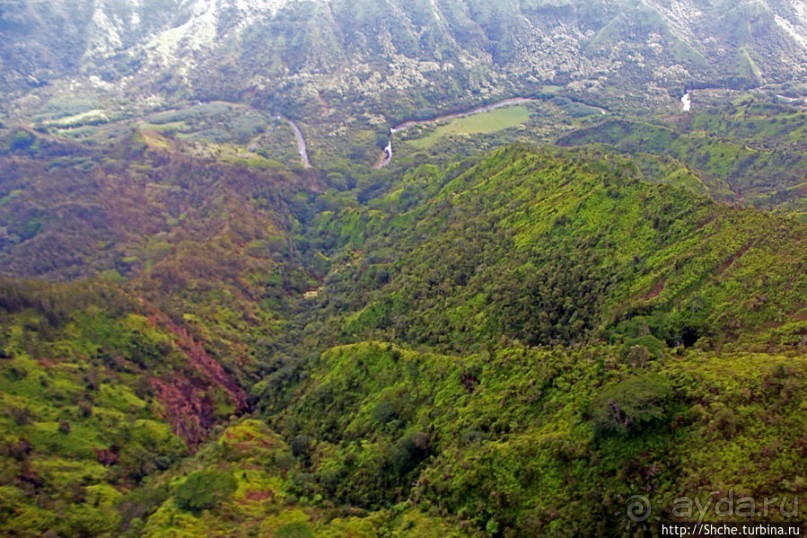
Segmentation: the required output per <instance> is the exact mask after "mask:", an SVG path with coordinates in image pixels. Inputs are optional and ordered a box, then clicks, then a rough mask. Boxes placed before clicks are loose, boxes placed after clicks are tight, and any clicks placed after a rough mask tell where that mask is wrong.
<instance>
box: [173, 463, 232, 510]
mask: <svg viewBox="0 0 807 538" xmlns="http://www.w3.org/2000/svg"><path fill="white" fill-rule="evenodd" d="M236 489H238V482H237V481H236V480H235V478H233V476H232V475H231V474H229V473H223V472H219V471H198V472H195V473H193V474H191V475H190V476H188V478H187V479H186V480H185V481H184V482H183V483H182V484H181V485H180V486H179V487H178V488H177V492H176V495H175V496H174V502H175V503H176V505H177V506H178V507H179V508H181V509H182V510H187V511H188V512H194V513H199V512H201V511H202V510H209V509H211V508H215V507H216V506H217V505H218V504H219V503H220V502H222V501H224V500H226V499H229V498H230V496H231V495H232V494H233V493H235V490H236Z"/></svg>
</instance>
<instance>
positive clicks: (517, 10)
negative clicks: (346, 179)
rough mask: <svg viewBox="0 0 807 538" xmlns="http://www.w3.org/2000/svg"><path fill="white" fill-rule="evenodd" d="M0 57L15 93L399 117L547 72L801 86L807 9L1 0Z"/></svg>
mask: <svg viewBox="0 0 807 538" xmlns="http://www.w3.org/2000/svg"><path fill="white" fill-rule="evenodd" d="M0 59H1V60H2V69H1V70H0V90H2V91H3V92H5V93H7V94H8V93H13V94H19V93H24V92H26V91H29V90H31V89H32V88H36V87H38V86H42V85H59V84H60V83H63V82H69V83H70V84H76V83H85V84H87V83H89V84H92V85H94V86H95V87H96V88H100V89H101V90H103V91H104V92H106V93H112V94H117V92H120V91H121V90H122V91H123V92H124V94H125V95H142V94H143V90H144V89H147V90H148V91H150V92H153V93H154V94H156V95H157V96H158V97H163V98H166V99H168V100H169V101H171V100H177V99H199V100H210V99H225V100H230V101H247V102H251V103H252V104H259V105H264V106H268V107H269V108H279V107H281V106H283V107H285V108H286V109H288V108H289V107H290V106H291V105H292V104H293V105H296V106H298V107H305V106H308V105H311V106H315V105H316V104H317V103H320V102H321V101H323V100H324V101H327V102H333V101H337V102H346V101H347V102H352V103H356V102H358V103H360V104H361V106H362V107H363V108H364V109H368V108H369V109H370V110H373V111H374V112H376V113H378V112H384V113H386V114H391V115H393V116H394V115H395V112H394V110H393V111H390V109H391V108H394V106H395V103H397V102H399V101H400V100H401V99H402V98H406V99H411V101H412V102H411V103H408V105H407V106H409V108H412V109H415V108H417V107H419V106H420V107H425V106H426V105H428V104H433V103H434V102H435V100H437V99H438V98H439V99H440V100H442V101H444V102H449V103H450V102H457V103H460V102H463V101H464V100H469V99H476V100H480V99H484V98H486V97H495V96H497V95H500V94H507V93H510V94H513V93H525V92H538V91H540V90H541V88H542V86H543V85H547V84H554V85H563V86H568V87H569V88H570V89H571V90H573V91H576V92H578V93H580V94H581V95H588V96H594V97H596V98H597V99H599V100H602V99H607V98H611V99H615V98H617V97H619V96H617V97H615V96H614V92H613V90H612V91H610V92H609V91H606V90H605V89H606V88H629V89H633V90H635V91H637V93H638V94H640V95H643V96H644V97H652V96H653V95H654V94H667V93H669V92H679V91H682V90H683V89H684V88H685V87H686V86H690V85H696V86H697V85H700V86H721V87H722V86H728V87H753V86H759V85H763V84H766V83H785V82H789V81H797V82H804V81H805V80H807V7H805V4H804V2H802V1H800V0H759V1H755V2H741V1H739V0H503V1H497V2H488V1H485V0H380V1H376V0H316V1H306V0H260V1H246V0H95V1H91V0H76V1H73V0H70V1H67V0H52V1H45V2H43V1H36V0H28V1H20V2H3V3H2V4H0ZM91 77H98V78H97V79H95V78H91ZM638 90H640V91H638ZM617 93H618V92H617ZM413 96H414V97H413ZM617 100H618V99H617ZM292 108H293V107H292ZM301 115H302V113H301Z"/></svg>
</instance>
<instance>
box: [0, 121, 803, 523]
mask: <svg viewBox="0 0 807 538" xmlns="http://www.w3.org/2000/svg"><path fill="white" fill-rule="evenodd" d="M134 142H135V143H134V145H133V146H127V147H131V148H135V151H138V152H145V153H139V154H138V155H139V156H138V157H137V159H135V160H133V161H132V162H139V164H136V165H135V164H128V165H126V167H124V168H122V169H118V171H117V174H118V175H117V178H118V179H116V181H117V182H121V181H124V180H121V179H119V178H125V177H126V175H127V174H130V175H132V178H131V179H129V180H125V181H135V180H136V178H137V177H138V176H137V175H134V173H135V171H137V170H140V171H141V172H140V173H141V174H144V175H143V176H142V177H141V180H143V178H145V177H148V178H150V180H149V181H150V184H151V185H152V186H150V187H149V188H148V189H147V190H146V192H153V191H156V192H158V193H159V192H161V190H160V189H159V185H162V184H168V185H173V186H174V187H173V190H172V191H171V192H173V194H172V196H177V197H179V199H183V197H189V199H191V200H193V199H195V198H194V197H196V196H200V197H199V198H197V199H198V200H199V201H201V200H206V201H207V203H208V204H212V205H209V206H207V205H203V206H202V210H197V211H189V212H188V214H187V215H186V216H185V217H184V219H185V220H186V221H187V222H186V223H185V224H182V225H181V226H183V227H186V229H187V230H188V232H185V233H189V234H190V235H188V239H187V240H188V241H190V240H192V241H193V242H194V243H193V244H210V245H218V248H220V249H222V251H221V252H222V253H224V252H228V253H229V254H226V256H233V255H234V254H235V253H238V252H241V249H243V248H246V250H245V251H244V252H250V247H248V245H249V244H250V241H255V240H256V239H250V238H251V237H253V236H250V235H249V234H247V235H246V236H243V237H242V238H241V239H240V240H236V239H232V240H224V239H223V237H239V234H243V233H245V231H244V230H243V229H241V228H234V227H233V226H234V224H235V222H234V221H228V220H227V219H226V218H223V217H226V215H227V212H226V208H228V207H230V205H229V204H228V203H227V199H228V197H229V196H235V192H238V193H241V195H249V196H253V197H254V196H257V193H259V192H262V191H260V190H257V191H250V190H246V191H245V190H243V189H244V187H245V185H250V184H251V182H255V181H258V179H259V178H260V181H258V183H261V182H270V181H272V178H274V181H281V182H284V181H285V182H288V181H290V180H291V177H290V176H285V175H282V174H281V175H280V176H277V175H276V172H272V171H266V170H264V171H258V172H255V174H257V176H252V175H250V174H245V172H246V171H247V170H248V169H247V168H245V167H243V165H227V164H219V165H215V166H218V167H219V168H215V169H214V170H218V171H217V172H214V171H207V172H206V174H208V175H210V174H219V175H217V176H214V177H215V179H211V180H210V181H211V182H212V183H211V185H212V186H214V187H208V186H206V185H207V184H206V183H205V181H204V179H203V178H204V177H205V176H200V175H199V173H200V172H201V171H202V170H203V169H197V168H195V167H194V165H193V163H192V162H191V161H189V159H190V157H188V156H184V155H183V154H182V153H181V152H180V153H177V150H178V148H179V146H176V145H175V143H171V142H170V141H169V140H167V139H164V138H162V137H159V136H157V135H153V134H152V135H147V137H146V139H145V140H143V141H142V142H140V144H143V145H138V143H136V142H137V140H136V139H135V140H134ZM130 144H132V142H130ZM124 149H125V148H124ZM126 151H130V150H129V149H126ZM17 158H18V159H19V157H17ZM130 160H131V159H130ZM174 161H176V162H177V163H179V164H178V165H172V164H171V163H172V162H174ZM149 163H151V164H152V165H156V164H158V163H159V165H160V166H159V167H155V168H154V169H153V170H150V168H149V167H150V165H149ZM212 165H213V163H208V166H212ZM94 166H100V167H101V168H99V169H100V170H106V171H107V172H108V171H109V170H110V168H109V167H110V166H112V164H111V163H103V162H101V163H97V164H95V165H94ZM183 171H185V172H187V173H190V174H192V175H193V177H194V178H195V181H194V182H186V181H183V179H182V178H183V177H186V176H183ZM101 176H102V175H101V174H89V177H94V178H96V180H95V181H99V179H98V178H99V177H101ZM42 177H47V176H40V178H39V179H37V176H36V175H33V176H29V178H28V179H27V180H26V181H28V182H29V184H30V185H34V186H36V185H40V187H39V188H42V187H41V186H42V185H45V184H46V183H44V182H43V179H42ZM643 177H644V176H643V173H642V171H641V169H640V167H639V166H637V164H636V163H634V162H633V161H631V160H630V159H627V158H625V157H622V156H619V155H618V154H616V153H613V152H611V151H609V150H607V149H604V148H603V147H601V146H589V147H583V148H577V149H564V148H542V149H539V148H535V147H531V146H524V145H514V146H509V147H507V148H503V149H500V150H497V151H495V152H493V153H492V154H490V155H488V156H486V157H484V158H476V159H472V160H470V161H466V162H461V163H457V164H455V165H453V166H448V167H447V168H445V169H444V170H441V169H439V168H437V167H434V166H432V165H423V166H421V167H418V168H415V169H413V170H411V171H409V172H408V173H406V174H405V175H404V176H403V177H402V178H401V179H400V180H399V181H397V182H395V183H393V184H391V185H387V186H386V187H385V188H384V189H383V190H382V191H380V192H381V193H380V194H378V195H376V196H374V197H373V198H371V199H370V200H368V202H367V203H366V205H364V206H347V207H343V208H341V209H339V208H338V206H332V205H328V203H327V200H328V194H327V193H324V194H322V195H319V199H320V202H317V203H314V206H317V205H318V206H319V211H318V212H317V213H314V214H305V212H304V211H303V210H302V207H298V206H296V205H295V202H294V200H296V199H299V198H300V196H301V195H303V196H304V197H305V198H308V197H309V196H315V197H316V196H318V195H316V194H315V192H316V191H315V190H314V191H313V192H312V190H310V189H311V187H313V185H305V184H304V183H303V184H297V185H295V184H288V183H287V184H286V188H287V189H288V190H283V189H282V188H280V189H279V190H278V184H275V188H274V191H273V192H275V198H273V199H274V202H272V203H267V201H266V200H264V201H263V202H262V203H259V204H258V205H257V206H256V209H255V210H254V211H255V212H254V218H255V219H257V220H256V222H258V223H262V224H260V225H259V226H258V227H259V228H261V227H265V226H267V225H269V224H268V222H274V223H278V224H279V223H282V222H284V221H283V219H289V220H288V222H289V223H290V225H288V227H285V228H283V227H280V226H278V224H275V227H272V226H270V228H271V229H273V230H275V231H274V233H280V232H279V230H285V231H284V232H283V234H284V237H286V240H287V241H288V242H289V243H288V246H287V248H289V249H290V251H296V252H298V257H297V258H287V256H288V253H286V254H284V259H286V261H285V262H284V263H283V264H280V262H276V263H279V265H277V266H275V265H274V264H273V262H271V261H270V259H269V258H261V259H262V260H264V261H263V262H262V265H264V266H268V267H276V271H277V276H272V274H271V273H270V274H268V275H264V276H263V277H262V278H263V280H261V281H256V280H254V278H255V276H250V275H252V274H253V271H255V266H253V264H252V263H251V262H249V258H247V259H246V261H245V262H244V263H238V264H235V265H233V267H232V268H231V271H233V272H232V273H231V274H230V273H227V272H224V271H223V270H222V269H216V270H211V271H212V272H210V271H207V272H206V271H202V270H201V269H198V268H197V264H198V263H200V262H199V261H198V260H197V261H193V260H195V258H193V257H192V251H190V252H188V251H185V252H184V254H182V255H180V253H182V252H183V247H182V246H181V245H182V243H181V242H180V243H177V245H176V246H173V247H172V250H167V251H166V254H164V256H165V258H163V261H155V262H154V263H151V264H149V263H146V264H144V265H143V267H142V268H141V267H140V266H139V265H136V264H135V265H133V266H132V269H131V270H130V273H128V274H127V275H126V278H128V279H130V281H129V282H125V280H122V279H121V278H120V277H116V278H113V279H111V280H110V278H109V276H107V277H106V281H98V280H89V281H83V282H84V283H81V282H79V283H74V284H69V283H54V284H49V285H45V284H41V283H31V284H24V283H21V282H19V281H11V280H5V281H3V283H2V296H0V298H1V299H2V301H1V302H0V307H1V309H0V313H2V327H3V331H2V333H0V336H1V337H2V340H0V344H2V345H0V349H2V355H3V358H2V359H0V370H2V373H1V374H0V378H2V379H3V380H4V381H3V383H4V387H3V391H2V397H3V407H2V409H3V411H4V413H2V420H3V421H4V422H3V423H4V434H3V435H4V438H3V446H4V447H5V448H4V449H3V452H2V458H4V464H3V468H4V469H6V471H5V472H4V474H3V475H2V485H1V486H0V490H1V491H2V508H0V514H2V518H0V528H2V529H3V532H7V533H11V534H14V535H19V536H29V535H30V536H34V535H40V534H42V533H45V532H46V531H47V532H51V534H53V533H56V534H57V535H75V534H84V535H89V536H102V535H121V534H124V535H129V536H163V535H166V534H172V533H173V534H175V535H178V536H181V535H188V536H195V535H199V534H201V533H205V534H208V535H210V534H212V535H221V536H225V535H250V534H258V535H276V536H334V537H336V536H356V535H360V536H413V537H414V536H521V535H534V534H537V535H546V534H548V535H568V536H595V535H603V534H608V535H620V534H621V533H622V532H623V531H625V520H624V516H620V515H619V511H620V510H621V509H624V505H623V504H621V503H622V502H623V501H621V500H620V497H619V495H628V494H630V492H631V484H633V485H634V486H635V487H640V488H643V489H642V491H644V492H645V493H646V494H647V495H648V497H649V498H652V500H653V501H654V502H655V503H656V506H658V512H657V514H658V515H659V517H664V518H669V517H671V510H672V503H673V501H674V500H675V499H676V498H678V497H681V496H689V497H692V498H695V497H697V498H699V499H702V498H705V496H707V495H710V494H711V492H713V491H718V490H719V491H729V490H731V491H734V492H736V494H737V495H750V496H754V497H759V498H762V497H766V496H777V497H779V498H780V499H781V498H783V497H785V498H788V499H794V498H795V497H796V496H803V495H804V491H805V483H804V478H803V473H804V468H803V457H802V454H803V451H804V437H803V432H804V427H805V424H804V416H805V415H804V412H803V411H804V409H803V408H804V401H805V385H804V372H805V366H806V365H805V364H804V361H803V356H804V336H805V331H807V327H805V309H806V306H805V303H804V297H805V296H807V293H805V291H807V278H805V274H807V271H805V270H804V265H805V255H804V254H805V250H804V244H803V241H804V237H805V233H804V224H801V223H799V222H798V221H797V220H795V219H793V218H788V217H785V216H777V215H772V214H770V213H764V212H760V211H757V210H753V209H742V208H732V207H729V206H725V205H722V204H719V203H716V202H713V201H711V200H710V199H709V198H707V197H705V196H702V195H697V194H693V193H691V192H689V191H687V190H685V189H681V188H677V187H671V186H668V185H654V184H651V183H648V182H646V181H644V180H643ZM125 181H124V183H121V184H125ZM166 182H167V183H166ZM231 182H234V183H231ZM269 184H271V183H269ZM20 187H22V188H20ZM234 187H237V189H236V190H235V191H231V190H230V189H231V188H234ZM25 188H26V184H25V183H23V184H19V185H17V188H16V190H17V191H22V193H18V194H15V195H14V196H12V198H11V199H10V200H9V201H8V202H6V203H5V205H4V208H9V207H18V208H22V207H24V204H23V202H26V200H27V201H28V202H27V203H30V199H28V198H26V196H28V195H27V194H26V193H25ZM206 188H213V192H218V193H220V194H219V196H218V197H211V196H210V195H209V194H204V195H197V194H195V193H196V192H197V191H199V189H206ZM87 189H89V190H87ZM35 192H36V191H35ZM73 192H75V193H77V194H79V195H80V196H81V197H82V199H83V200H85V201H86V202H87V203H92V200H93V198H92V196H95V195H93V194H92V193H94V192H95V193H98V192H101V193H103V189H102V188H99V187H98V186H97V185H94V184H90V185H89V186H88V187H86V188H85V189H84V190H81V189H79V190H74V191H73ZM88 193H89V194H90V195H91V196H90V197H89V198H88V196H87V194H88ZM120 199H121V200H123V199H124V198H120ZM257 199H258V200H261V199H260V198H257ZM214 200H215V203H213V201H214ZM238 203H239V205H240V206H242V207H241V209H240V210H239V211H238V214H239V215H240V216H241V219H239V220H240V221H241V222H242V226H243V218H244V216H246V215H248V214H249V213H247V212H244V209H245V208H244V203H243V202H238ZM15 204H16V205H15ZM151 205H152V204H149V205H144V206H143V207H144V208H146V207H150V206H151ZM126 207H130V209H132V208H133V207H134V206H130V205H129V204H126ZM114 214H115V215H116V216H118V217H125V216H126V215H128V214H127V213H125V212H123V211H122V210H116V211H115V213H114ZM267 215H271V220H270V221H268V222H267V221H265V220H263V219H265V218H267ZM213 216H216V219H217V220H211V219H212V218H213ZM163 218H166V219H167V218H169V217H163ZM218 219H223V220H218ZM125 222H127V223H128V224H127V231H128V235H124V236H122V237H123V241H125V242H124V243H121V246H124V245H126V248H127V249H128V251H129V252H148V250H142V251H141V250H137V251H132V250H131V248H132V245H136V244H137V243H136V242H134V243H132V242H131V241H132V238H133V237H138V234H145V235H144V236H143V237H148V236H149V233H153V232H152V231H151V228H150V227H148V226H146V227H141V226H142V225H137V226H132V223H138V222H141V221H139V220H137V219H134V220H133V219H127V220H125ZM142 222H146V223H149V222H151V223H154V222H155V221H153V219H152V220H145V221H142ZM212 222H220V223H221V227H218V226H212V225H211V223H212ZM228 222H230V224H229V227H228V225H227V223H228ZM295 222H296V223H295ZM154 225H155V224H150V225H149V226H154ZM42 226H44V227H47V226H48V224H47V222H44V221H43V223H42ZM111 229H113V230H114V229H115V228H114V227H113V228H111ZM71 230H72V228H71V227H64V230H62V231H63V233H65V234H68V235H66V236H65V237H69V233H71ZM79 230H80V229H79ZM222 230H224V232H223V231H222ZM191 231H192V233H191ZM221 233H225V234H228V235H226V236H221V235H220V234H221ZM170 237H171V236H170V235H168V236H167V238H168V240H167V243H168V245H169V246H170V245H173V244H174V243H173V242H172V241H171V240H170ZM179 237H182V234H181V235H180V236H179ZM258 237H260V236H258ZM262 240H264V241H265V240H266V239H262ZM63 241H64V239H63ZM114 244H115V243H114V242H113V245H114ZM186 248H193V247H192V246H191V243H188V246H187V247H186ZM251 248H255V247H251ZM243 255H245V254H241V256H243ZM188 256H191V257H190V258H188ZM23 259H26V258H23ZM295 259H296V260H297V261H294V260H295ZM166 260H175V261H172V262H171V263H172V267H173V269H172V272H169V273H165V272H162V273H161V272H159V271H157V268H159V267H160V263H165V261H166ZM774 261H775V262H774ZM264 270H268V269H264ZM289 271H291V272H289ZM295 272H296V273H295ZM88 274H92V271H90V272H88ZM215 274H218V276H217V278H220V279H221V280H220V283H217V284H215V285H212V283H211V282H209V279H210V278H212V277H213V275H215ZM295 274H296V275H297V276H293V275H295ZM306 274H309V275H311V276H306ZM169 275H174V276H173V277H171V278H169ZM239 275H240V276H239ZM316 275H324V278H323V280H322V283H321V284H320V283H319V282H318V280H317V279H318V278H319V277H317V276H316ZM289 277H291V279H289ZM205 282H207V285H205ZM238 282H251V283H252V286H257V287H253V288H249V287H246V288H242V287H240V286H243V284H237V283H238ZM259 283H260V284H259ZM313 286H316V287H317V288H316V291H314V292H313V293H311V294H309V293H306V294H304V292H305V291H306V290H309V291H310V290H311V289H312V287H313ZM260 288H262V289H263V290H264V291H263V294H265V295H264V296H263V297H264V299H263V302H262V303H260V304H261V307H260V308H257V309H256V307H255V306H254V305H255V301H256V300H259V297H260V296H256V295H254V294H255V293H257V290H258V289H260ZM250 289H251V290H252V291H250ZM272 297H274V298H272ZM239 312H240V315H239V314H238V313H239ZM253 316H257V317H253ZM267 317H268V318H267ZM261 320H263V321H261ZM239 357H240V358H239ZM219 365H221V366H219ZM257 379H260V380H259V381H257V382H255V380H257ZM242 391H243V392H242ZM193 424H196V425H197V426H192V425H193ZM194 428H196V429H194ZM194 432H195V433H194ZM199 434H201V436H200V435H199ZM157 447H160V448H157ZM154 450H161V451H162V452H159V454H160V456H159V458H156V459H155V458H146V457H145V456H144V454H153V451H154ZM760 462H762V463H760ZM53 469H59V471H58V472H54V471H53ZM785 471H786V472H787V474H788V476H790V477H791V478H788V479H787V480H785V481H782V479H781V476H782V473H783V472H785ZM591 492H601V493H599V494H592V493H591ZM64 512H69V513H70V514H71V515H70V517H66V518H59V519H57V518H56V517H55V514H56V513H64ZM787 514H789V512H788V510H787V507H784V508H782V507H777V510H776V512H775V513H772V514H770V516H769V517H770V518H772V519H774V520H783V521H787V520H788V515H787ZM629 530H630V529H628V531H629ZM628 531H625V532H628ZM626 535H627V534H626Z"/></svg>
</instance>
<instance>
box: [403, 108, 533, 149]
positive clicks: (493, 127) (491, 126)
mask: <svg viewBox="0 0 807 538" xmlns="http://www.w3.org/2000/svg"><path fill="white" fill-rule="evenodd" d="M530 114H531V111H530V109H529V108H527V107H525V106H511V107H504V108H499V109H496V110H490V111H487V112H480V113H479V114H473V115H470V116H465V117H461V118H456V119H453V120H451V121H449V122H448V123H446V124H445V125H440V126H438V127H437V128H436V129H434V131H432V132H430V133H429V134H428V135H426V136H424V137H423V138H419V139H414V140H408V143H409V144H411V145H412V146H413V147H415V148H418V149H426V148H430V147H432V146H433V145H434V144H435V142H436V141H438V140H439V139H441V138H445V137H447V136H455V135H465V134H485V133H495V132H497V131H503V130H504V129H509V128H511V127H517V126H519V125H522V124H524V122H526V121H527V120H529V119H530Z"/></svg>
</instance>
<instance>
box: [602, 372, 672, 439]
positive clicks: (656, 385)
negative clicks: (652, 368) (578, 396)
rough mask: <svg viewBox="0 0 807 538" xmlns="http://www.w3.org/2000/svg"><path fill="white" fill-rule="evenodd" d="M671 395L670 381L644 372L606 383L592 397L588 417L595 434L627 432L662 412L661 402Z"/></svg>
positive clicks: (657, 417) (639, 427)
mask: <svg viewBox="0 0 807 538" xmlns="http://www.w3.org/2000/svg"><path fill="white" fill-rule="evenodd" d="M672 396H673V390H672V387H671V386H670V382H669V381H668V380H667V379H666V378H664V377H662V376H660V375H658V374H647V375H642V376H634V377H631V378H628V379H626V380H624V381H622V382H620V383H617V384H615V385H610V386H608V387H606V388H605V389H603V391H602V392H601V393H600V394H599V396H597V398H595V400H594V401H593V405H592V419H593V421H594V426H595V429H596V430H597V433H599V434H602V433H609V432H614V433H628V432H635V431H638V430H640V429H641V428H642V427H644V426H645V425H647V424H649V423H651V422H654V421H657V420H659V419H662V418H663V417H664V416H665V415H666V408H665V405H666V404H667V403H668V401H669V400H670V399H671V398H672Z"/></svg>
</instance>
